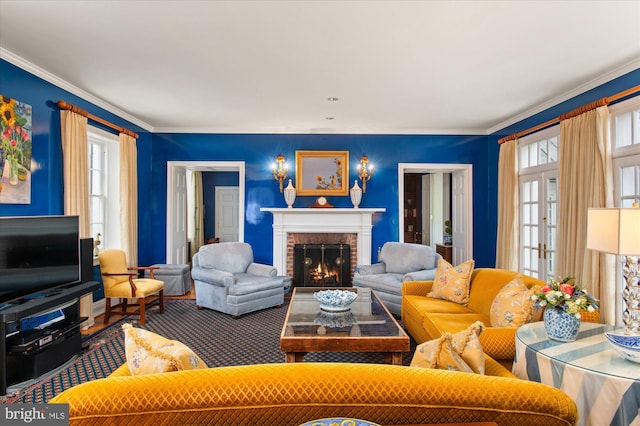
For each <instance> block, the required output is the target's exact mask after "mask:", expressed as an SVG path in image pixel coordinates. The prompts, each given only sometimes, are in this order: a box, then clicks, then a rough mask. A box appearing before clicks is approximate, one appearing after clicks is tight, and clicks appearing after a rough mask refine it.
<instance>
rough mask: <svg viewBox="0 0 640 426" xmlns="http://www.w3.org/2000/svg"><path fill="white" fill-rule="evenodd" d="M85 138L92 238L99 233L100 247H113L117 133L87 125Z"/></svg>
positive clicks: (117, 237)
mask: <svg viewBox="0 0 640 426" xmlns="http://www.w3.org/2000/svg"><path fill="white" fill-rule="evenodd" d="M87 138H88V143H89V146H88V153H89V218H90V219H89V224H90V227H91V236H92V237H93V238H94V241H95V240H96V237H97V236H98V234H100V245H99V247H98V248H99V249H100V250H103V249H105V248H115V247H118V246H119V245H120V213H119V212H120V199H119V188H118V185H119V180H120V179H119V176H120V173H119V169H120V159H119V155H120V153H119V147H118V137H117V136H116V135H113V134H111V133H108V132H105V131H103V130H101V129H98V128H96V127H92V126H89V127H88V130H87Z"/></svg>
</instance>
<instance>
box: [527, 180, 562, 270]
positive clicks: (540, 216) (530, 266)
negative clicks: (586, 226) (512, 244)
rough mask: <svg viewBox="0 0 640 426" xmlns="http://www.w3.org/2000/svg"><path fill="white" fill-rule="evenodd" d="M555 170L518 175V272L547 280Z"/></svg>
mask: <svg viewBox="0 0 640 426" xmlns="http://www.w3.org/2000/svg"><path fill="white" fill-rule="evenodd" d="M557 216H558V172H557V171H556V170H551V171H546V172H540V173H534V174H530V175H524V176H520V271H521V272H522V273H523V274H526V275H530V276H532V277H536V278H538V279H541V280H543V281H547V280H548V279H549V278H551V277H553V276H554V269H555V262H556V231H557V226H558V222H557Z"/></svg>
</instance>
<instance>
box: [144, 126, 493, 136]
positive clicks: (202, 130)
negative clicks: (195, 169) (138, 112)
mask: <svg viewBox="0 0 640 426" xmlns="http://www.w3.org/2000/svg"><path fill="white" fill-rule="evenodd" d="M153 132H154V133H197V134H207V133H209V134H232V135H243V134H247V135H256V134H269V135H274V134H276V135H307V134H317V135H416V136H421V135H422V136H425V135H460V136H485V135H486V130H485V129H407V130H397V129H393V130H392V129H340V128H335V129H332V128H313V129H303V128H300V129H295V128H294V129H271V128H264V129H253V128H252V129H236V128H233V129H221V128H210V127H188V128H187V127H154V129H153Z"/></svg>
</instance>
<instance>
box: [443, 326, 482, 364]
mask: <svg viewBox="0 0 640 426" xmlns="http://www.w3.org/2000/svg"><path fill="white" fill-rule="evenodd" d="M483 329H484V324H483V323H482V321H476V322H474V323H473V324H471V325H470V326H469V328H467V329H466V330H462V331H459V332H458V333H456V334H453V335H452V336H451V346H452V347H453V350H454V351H456V353H457V354H458V355H460V357H462V359H463V360H464V362H466V363H467V365H468V366H469V367H470V368H471V370H473V372H474V373H478V374H484V351H483V350H482V345H481V344H480V339H479V338H478V336H480V333H482V330H483Z"/></svg>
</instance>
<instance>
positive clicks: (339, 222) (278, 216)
mask: <svg viewBox="0 0 640 426" xmlns="http://www.w3.org/2000/svg"><path fill="white" fill-rule="evenodd" d="M260 211H263V212H271V214H273V266H275V267H276V268H278V274H280V275H286V273H287V234H290V233H323V232H330V233H331V232H333V233H345V234H347V233H355V234H356V235H357V238H358V251H357V262H358V265H370V264H371V228H372V227H373V223H372V218H373V215H374V214H375V213H382V212H385V211H386V209H384V208H358V209H355V208H350V209H349V208H347V209H343V208H308V209H306V208H297V209H296V208H292V209H289V208H268V207H263V208H261V209H260Z"/></svg>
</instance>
